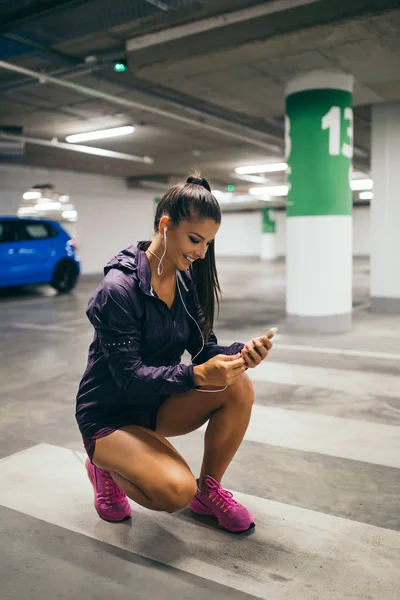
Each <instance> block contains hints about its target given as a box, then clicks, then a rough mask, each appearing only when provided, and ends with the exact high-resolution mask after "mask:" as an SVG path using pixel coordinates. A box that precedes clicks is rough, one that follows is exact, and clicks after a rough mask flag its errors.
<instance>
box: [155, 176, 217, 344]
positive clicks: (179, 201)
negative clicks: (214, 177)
mask: <svg viewBox="0 0 400 600" xmlns="http://www.w3.org/2000/svg"><path fill="white" fill-rule="evenodd" d="M163 215H168V216H169V218H170V219H171V221H172V223H173V224H174V225H175V226H176V227H177V226H178V225H179V223H180V222H181V221H183V220H187V221H191V220H192V219H196V218H197V219H198V218H200V219H212V220H213V221H215V222H216V223H217V224H218V225H219V224H220V223H221V209H220V206H219V204H218V201H217V199H216V198H215V196H213V194H212V192H211V186H210V184H209V183H208V181H207V179H205V178H204V177H201V175H200V174H198V173H196V174H194V175H191V176H190V177H188V178H187V180H186V183H178V184H177V185H174V186H173V187H172V188H170V189H169V190H168V191H167V192H166V193H165V194H164V196H163V197H162V198H161V201H160V202H159V204H158V206H157V211H156V216H155V219H154V231H155V232H157V231H158V226H159V223H160V220H161V217H162V216H163ZM190 269H191V271H192V274H193V283H194V287H195V292H196V296H197V299H198V302H199V304H200V306H201V308H202V311H203V313H204V318H205V323H204V331H203V335H204V339H205V340H206V341H207V340H208V338H209V336H210V334H211V331H212V328H213V325H214V316H215V309H216V307H217V311H218V309H219V301H220V297H221V288H220V285H219V281H218V274H217V267H216V263H215V246H214V241H212V242H211V244H210V245H209V247H208V250H207V253H206V256H205V258H204V259H203V260H196V261H195V262H194V263H193V264H192V265H191V267H190Z"/></svg>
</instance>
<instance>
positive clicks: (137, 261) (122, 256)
mask: <svg viewBox="0 0 400 600" xmlns="http://www.w3.org/2000/svg"><path fill="white" fill-rule="evenodd" d="M150 244H151V242H148V241H147V242H138V243H137V244H133V245H132V246H128V248H125V250H121V252H119V253H118V254H117V255H116V256H114V257H113V258H112V259H111V260H109V261H108V263H107V264H106V266H105V267H104V275H107V273H109V272H110V271H111V270H112V269H119V270H120V271H125V272H130V273H136V276H137V278H138V280H139V285H140V287H141V288H142V289H143V290H144V291H146V292H147V293H151V270H150V265H149V261H148V259H147V256H146V254H145V252H146V250H147V248H148V247H149V246H150ZM178 273H179V275H178V276H179V278H180V281H181V282H182V283H183V287H184V290H185V292H188V291H189V288H190V287H191V285H192V276H191V273H190V270H188V271H178Z"/></svg>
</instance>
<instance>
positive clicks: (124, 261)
mask: <svg viewBox="0 0 400 600" xmlns="http://www.w3.org/2000/svg"><path fill="white" fill-rule="evenodd" d="M137 255H138V246H135V245H132V246H129V247H128V248H125V250H121V252H119V253H118V254H117V255H116V256H113V258H112V259H111V260H109V261H108V263H107V264H106V266H105V267H104V275H107V273H108V272H109V271H110V270H111V269H120V270H128V271H136V270H137V262H138V261H137Z"/></svg>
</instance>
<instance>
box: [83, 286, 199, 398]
mask: <svg viewBox="0 0 400 600" xmlns="http://www.w3.org/2000/svg"><path fill="white" fill-rule="evenodd" d="M131 293H132V292H131V291H129V292H128V291H127V290H126V288H125V287H124V286H123V285H120V284H118V283H115V282H110V283H106V282H105V281H103V283H102V285H101V286H100V288H99V289H98V290H97V292H96V294H95V295H94V297H93V298H92V299H91V300H90V302H89V306H88V310H87V316H88V318H89V320H90V322H91V323H92V325H93V327H94V329H95V331H96V334H97V339H98V342H99V344H100V347H101V350H102V352H103V354H104V356H105V358H106V360H107V364H108V368H109V370H110V373H111V375H112V377H113V378H114V380H115V382H116V383H117V385H118V387H119V388H120V389H121V390H122V391H123V392H124V393H126V394H133V395H134V394H139V395H142V394H146V395H147V394H148V395H159V394H167V395H168V394H181V393H183V392H186V391H188V390H190V389H194V388H195V382H194V372H193V365H189V366H188V365H184V364H178V365H173V366H160V367H155V366H150V365H145V364H144V363H143V361H142V359H141V355H140V329H141V328H140V317H139V316H138V315H137V314H135V310H134V306H133V303H132V301H131V299H130V297H129V296H130V294H131Z"/></svg>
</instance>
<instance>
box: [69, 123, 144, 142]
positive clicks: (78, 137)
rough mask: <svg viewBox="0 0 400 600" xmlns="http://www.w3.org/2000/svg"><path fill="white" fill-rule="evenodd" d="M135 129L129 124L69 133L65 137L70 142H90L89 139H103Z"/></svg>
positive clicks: (131, 131) (127, 133) (128, 132)
mask: <svg viewBox="0 0 400 600" xmlns="http://www.w3.org/2000/svg"><path fill="white" fill-rule="evenodd" d="M134 131H135V128H134V127H132V126H131V125H127V126H126V127H114V128H113V129H102V130H99V131H89V132H88V133H76V134H74V135H67V137H66V138H65V139H66V141H67V142H68V143H69V144H79V142H88V141H89V140H102V139H104V138H111V137H118V136H120V135H129V134H130V133H133V132H134Z"/></svg>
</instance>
